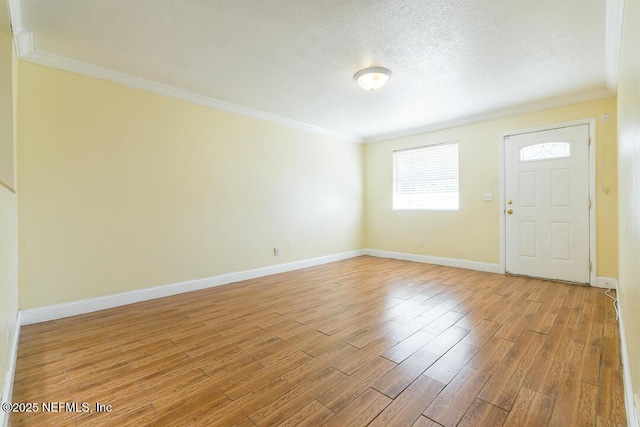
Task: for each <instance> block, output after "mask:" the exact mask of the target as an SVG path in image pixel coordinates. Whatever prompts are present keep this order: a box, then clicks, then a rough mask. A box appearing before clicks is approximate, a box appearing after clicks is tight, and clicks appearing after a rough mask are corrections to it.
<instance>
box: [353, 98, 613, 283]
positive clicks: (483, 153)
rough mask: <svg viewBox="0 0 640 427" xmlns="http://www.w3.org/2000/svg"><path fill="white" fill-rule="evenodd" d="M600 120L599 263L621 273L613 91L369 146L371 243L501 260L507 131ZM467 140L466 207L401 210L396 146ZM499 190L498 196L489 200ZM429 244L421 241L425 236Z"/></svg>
mask: <svg viewBox="0 0 640 427" xmlns="http://www.w3.org/2000/svg"><path fill="white" fill-rule="evenodd" d="M605 112H607V113H609V115H610V117H611V120H610V122H609V123H601V122H600V120H598V123H597V124H596V140H597V147H596V150H597V151H596V163H597V166H596V173H597V195H596V197H597V211H596V224H597V227H596V228H597V231H596V233H597V235H596V241H597V254H596V261H597V267H596V268H597V269H596V273H597V275H598V276H605V277H617V275H618V269H617V256H618V253H617V245H618V238H617V200H618V199H617V177H616V101H615V98H609V99H604V100H599V101H593V102H588V103H582V104H576V105H572V106H569V107H564V108H558V109H553V110H547V111H541V112H537V113H531V114H525V115H520V116H515V117H510V118H506V119H499V120H492V121H487V122H482V123H477V124H472V125H467V126H460V127H454V128H450V129H444V130H440V131H435V132H429V133H424V134H420V135H415V136H409V137H404V138H398V139H393V140H388V141H382V142H377V143H372V144H368V145H366V146H365V246H366V247H368V248H372V249H381V250H389V251H396V252H404V253H411V254H420V255H430V256H438V257H446V258H457V259H464V260H471V261H479V262H487V263H499V212H500V209H501V208H502V207H501V206H499V201H498V194H499V188H498V180H499V172H498V157H499V152H498V151H499V149H498V148H499V135H500V133H502V132H506V131H511V130H517V129H525V128H529V127H534V126H541V125H548V124H553V123H559V122H566V121H571V120H576V119H584V118H592V117H597V118H600V116H601V114H602V113H605ZM454 140H456V141H458V142H459V144H460V145H459V158H460V210H459V211H457V212H436V211H430V212H429V211H393V209H392V184H393V164H392V153H393V151H394V150H397V149H401V148H410V147H418V146H422V145H427V144H435V143H441V142H446V141H454ZM484 193H493V195H494V199H493V201H492V202H485V201H483V198H482V196H483V194H484ZM420 240H424V241H425V247H424V248H421V247H419V244H418V243H419V241H420Z"/></svg>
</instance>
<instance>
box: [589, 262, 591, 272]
mask: <svg viewBox="0 0 640 427" xmlns="http://www.w3.org/2000/svg"><path fill="white" fill-rule="evenodd" d="M589 273H591V261H589Z"/></svg>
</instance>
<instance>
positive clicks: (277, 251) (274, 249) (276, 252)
mask: <svg viewBox="0 0 640 427" xmlns="http://www.w3.org/2000/svg"><path fill="white" fill-rule="evenodd" d="M273 255H274V256H280V248H273Z"/></svg>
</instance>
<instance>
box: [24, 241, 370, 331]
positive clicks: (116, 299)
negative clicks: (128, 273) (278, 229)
mask: <svg viewBox="0 0 640 427" xmlns="http://www.w3.org/2000/svg"><path fill="white" fill-rule="evenodd" d="M361 255H364V252H363V251H362V250H355V251H349V252H342V253H338V254H333V255H327V256H322V257H318V258H310V259H305V260H301V261H294V262H289V263H286V264H278V265H272V266H269V267H263V268H257V269H255V270H247V271H239V272H236V273H228V274H221V275H218V276H212V277H207V278H204V279H197V280H188V281H186V282H180V283H173V284H170V285H163V286H157V287H153V288H147V289H140V290H135V291H130V292H123V293H119V294H114V295H106V296H103V297H97V298H89V299H84V300H80V301H72V302H67V303H62V304H56V305H50V306H47V307H38V308H30V309H27V310H22V311H21V315H22V324H23V325H31V324H33V323H40V322H47V321H49V320H56V319H62V318H64V317H70V316H77V315H79V314H85V313H90V312H93V311H99V310H105V309H108V308H113V307H119V306H122V305H128V304H133V303H136V302H141V301H147V300H152V299H156V298H163V297H167V296H171V295H177V294H182V293H185V292H191V291H197V290H200V289H206V288H211V287H214V286H220V285H226V284H229V283H234V282H241V281H243V280H250V279H256V278H258V277H264V276H269V275H271V274H278V273H285V272H287V271H293V270H299V269H301V268H307V267H313V266H316V265H322V264H327V263H329V262H334V261H342V260H344V259H349V258H354V257H357V256H361Z"/></svg>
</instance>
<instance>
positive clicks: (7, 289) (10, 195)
mask: <svg viewBox="0 0 640 427" xmlns="http://www.w3.org/2000/svg"><path fill="white" fill-rule="evenodd" d="M0 62H2V63H5V62H8V63H9V64H10V66H9V67H4V66H2V67H0V85H3V86H4V85H8V86H9V88H10V90H9V93H8V94H7V96H8V97H9V104H10V108H9V110H8V111H7V110H2V111H1V114H0V119H1V122H2V123H11V124H13V122H14V115H13V105H14V104H13V100H14V99H15V97H14V96H13V95H12V92H13V91H14V90H15V87H14V83H15V72H14V71H15V69H14V68H13V66H12V65H11V64H13V65H15V57H14V56H13V55H12V42H11V37H10V36H8V35H5V34H3V33H0ZM2 137H3V138H6V137H7V135H5V134H2ZM8 138H9V141H5V142H6V143H8V144H10V145H11V146H13V145H14V141H15V138H14V135H13V133H12V134H10V135H9V136H8ZM12 161H13V159H12ZM17 314H18V212H17V200H16V194H15V193H14V192H13V191H10V190H8V189H7V188H6V187H4V186H2V185H0V384H1V385H2V387H3V388H1V389H0V390H4V385H5V384H4V381H5V378H6V373H7V369H8V366H9V357H10V349H11V346H12V344H13V337H14V332H15V328H16V317H17ZM1 393H2V391H0V394H1ZM2 419H3V417H2V415H1V414H0V422H1V421H2Z"/></svg>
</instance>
